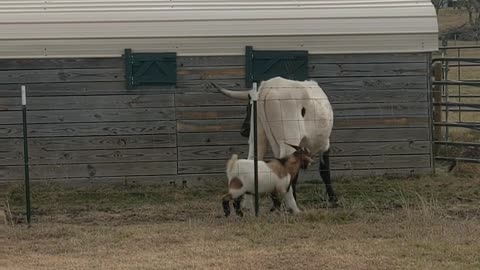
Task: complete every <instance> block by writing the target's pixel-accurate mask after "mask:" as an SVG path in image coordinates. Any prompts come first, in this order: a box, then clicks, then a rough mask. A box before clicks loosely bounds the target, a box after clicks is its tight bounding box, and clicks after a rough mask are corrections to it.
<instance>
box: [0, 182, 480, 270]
mask: <svg viewBox="0 0 480 270" xmlns="http://www.w3.org/2000/svg"><path fill="white" fill-rule="evenodd" d="M336 188H337V190H338V192H339V194H340V197H341V199H340V207H338V208H334V209H331V208H330V209H329V208H326V207H325V204H324V203H323V202H324V200H323V199H322V198H323V192H324V191H323V185H316V184H303V185H302V186H301V188H300V190H299V205H300V206H301V208H302V209H303V212H302V213H301V214H299V215H297V216H293V215H290V214H287V213H285V212H281V213H279V212H277V213H270V212H269V211H268V207H269V206H270V200H269V199H268V198H262V207H261V209H260V210H261V213H260V216H259V217H258V218H256V217H254V216H253V215H251V214H248V215H247V216H246V217H245V218H243V219H241V218H238V217H235V216H233V217H230V218H228V219H227V218H225V217H223V215H222V208H221V203H220V201H221V196H222V193H223V192H225V187H222V185H211V186H206V187H203V188H199V189H198V188H180V187H177V188H175V187H165V186H163V187H152V186H150V187H142V186H129V187H125V186H116V187H111V186H110V187H98V188H96V189H94V188H88V189H79V188H66V187H59V186H56V185H45V184H44V185H35V186H34V188H33V197H32V202H33V207H34V208H33V214H34V216H33V225H32V226H31V228H27V227H26V226H25V225H24V224H23V225H22V223H17V224H16V225H15V226H14V227H10V226H0V235H2V236H4V237H3V239H2V241H3V243H1V244H0V247H1V249H0V269H9V270H10V269H11V270H13V269H237V268H239V267H241V268H242V269H355V270H358V269H369V270H371V269H462V270H468V269H472V270H473V269H480V256H478V254H480V245H479V244H478V243H479V242H480V208H479V205H480V179H479V178H478V177H455V176H451V175H446V174H440V175H438V176H435V177H423V178H412V179H404V178H402V179H396V178H390V179H386V178H358V179H350V178H345V179H337V181H336ZM9 204H10V205H11V211H12V213H13V216H14V217H15V218H16V219H17V220H16V222H20V221H21V219H22V217H21V213H22V212H23V194H22V190H21V189H20V188H15V189H12V191H11V192H10V195H9Z"/></svg>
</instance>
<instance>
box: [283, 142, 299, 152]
mask: <svg viewBox="0 0 480 270" xmlns="http://www.w3.org/2000/svg"><path fill="white" fill-rule="evenodd" d="M285 144H286V145H288V146H291V147H293V149H295V150H297V151H299V150H301V148H300V147H299V146H295V145H292V144H289V143H285Z"/></svg>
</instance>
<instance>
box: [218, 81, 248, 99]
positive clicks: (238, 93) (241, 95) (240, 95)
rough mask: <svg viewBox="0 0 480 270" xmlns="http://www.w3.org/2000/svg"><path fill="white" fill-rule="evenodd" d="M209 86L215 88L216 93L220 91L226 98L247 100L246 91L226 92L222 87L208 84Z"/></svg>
mask: <svg viewBox="0 0 480 270" xmlns="http://www.w3.org/2000/svg"><path fill="white" fill-rule="evenodd" d="M210 84H211V85H212V86H213V87H215V88H216V89H217V90H218V91H220V92H221V93H222V94H224V95H226V96H227V97H231V98H235V99H244V100H248V91H232V90H228V89H225V88H223V87H220V86H219V85H218V84H216V83H214V82H210Z"/></svg>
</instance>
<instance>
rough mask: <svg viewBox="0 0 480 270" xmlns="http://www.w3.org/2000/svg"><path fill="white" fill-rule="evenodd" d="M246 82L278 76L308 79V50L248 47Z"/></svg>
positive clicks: (249, 84)
mask: <svg viewBox="0 0 480 270" xmlns="http://www.w3.org/2000/svg"><path fill="white" fill-rule="evenodd" d="M245 57H246V62H245V66H246V84H247V86H248V87H251V86H252V83H253V82H260V81H265V80H268V79H271V78H274V77H277V76H280V77H283V78H286V79H291V80H299V81H303V80H307V79H308V51H256V50H253V49H252V47H250V46H248V47H247V48H246V54H245Z"/></svg>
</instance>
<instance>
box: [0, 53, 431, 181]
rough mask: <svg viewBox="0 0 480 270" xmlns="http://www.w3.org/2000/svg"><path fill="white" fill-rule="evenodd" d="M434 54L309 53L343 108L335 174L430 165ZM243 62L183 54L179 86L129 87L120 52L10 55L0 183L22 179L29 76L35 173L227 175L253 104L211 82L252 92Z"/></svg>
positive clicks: (169, 177)
mask: <svg viewBox="0 0 480 270" xmlns="http://www.w3.org/2000/svg"><path fill="white" fill-rule="evenodd" d="M427 58H428V54H423V53H422V54H372V55H311V56H310V59H309V62H310V64H309V65H310V77H311V78H312V79H314V80H316V81H318V82H319V84H320V86H321V87H322V88H323V89H324V90H325V91H326V93H327V95H328V96H329V98H330V100H331V102H332V104H333V108H334V114H335V126H334V132H333V135H332V141H333V144H332V168H333V170H334V174H335V175H339V174H355V175H371V174H383V173H404V174H407V173H426V172H430V171H431V167H432V166H431V144H430V136H431V133H430V120H429V99H428V90H427V89H428V76H427V74H429V73H428V66H427V64H426V63H428V61H427V60H428V59H427ZM244 61H245V59H244V57H242V56H226V57H217V56H211V57H179V58H178V62H177V63H178V71H177V73H178V85H177V87H176V88H173V87H166V88H157V87H156V88H150V89H135V90H126V88H125V82H124V67H123V65H124V62H123V60H122V59H121V58H100V59H30V60H27V59H21V60H19V59H17V60H0V181H18V180H21V179H23V165H22V164H23V145H22V143H23V139H22V126H21V110H20V109H21V108H20V95H19V94H20V90H19V89H20V85H21V84H26V85H27V88H28V96H29V98H28V108H29V112H28V121H29V137H30V138H29V147H30V158H31V161H30V163H31V173H30V175H31V178H32V179H33V180H59V181H63V180H71V181H73V182H74V183H85V182H93V183H108V182H148V183H160V182H165V181H166V182H171V181H175V182H176V183H178V184H182V182H183V181H187V182H188V183H189V184H190V183H195V182H196V181H197V180H204V179H216V178H223V169H224V164H225V161H226V159H228V158H229V157H230V155H231V153H233V152H236V153H240V154H241V156H246V152H247V150H248V149H247V146H246V142H247V139H246V138H243V137H241V136H240V135H239V132H238V130H239V127H240V125H241V122H242V120H243V118H244V117H245V101H237V100H232V99H230V98H227V97H225V96H223V95H222V94H219V93H216V92H215V91H214V90H213V89H212V88H210V86H209V84H208V82H209V81H211V80H213V81H216V82H217V83H219V84H221V85H223V86H226V87H230V88H237V89H240V88H244V85H245V76H244V70H245V68H244ZM317 165H318V164H317ZM315 167H316V166H315ZM313 169H316V168H313ZM308 177H315V173H313V174H311V175H309V176H308Z"/></svg>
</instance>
